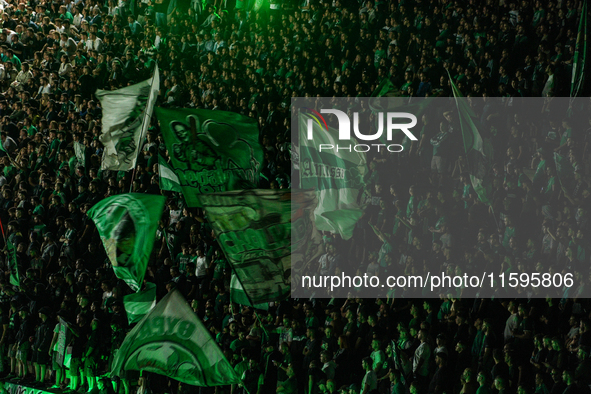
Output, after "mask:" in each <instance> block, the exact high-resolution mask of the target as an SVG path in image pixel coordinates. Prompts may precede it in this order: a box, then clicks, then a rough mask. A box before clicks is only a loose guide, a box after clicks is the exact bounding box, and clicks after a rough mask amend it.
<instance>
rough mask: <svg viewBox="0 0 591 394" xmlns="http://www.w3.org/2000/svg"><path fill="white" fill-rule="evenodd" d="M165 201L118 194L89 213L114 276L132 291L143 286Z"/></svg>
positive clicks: (133, 194)
mask: <svg viewBox="0 0 591 394" xmlns="http://www.w3.org/2000/svg"><path fill="white" fill-rule="evenodd" d="M165 200H166V198H165V197H164V196H156V195H153V194H141V193H129V194H119V195H116V196H112V197H109V198H106V199H104V200H101V201H100V202H99V203H97V204H96V205H95V206H93V207H92V209H90V210H89V211H88V216H89V217H90V218H91V219H92V220H93V221H94V223H95V225H96V227H97V230H98V232H99V235H100V237H101V240H102V241H103V245H104V246H105V251H106V252H107V256H108V257H109V260H110V261H111V264H112V265H113V270H114V271H115V275H116V276H117V277H118V278H119V279H121V280H123V281H125V283H127V285H128V286H129V287H131V288H132V289H133V290H134V291H138V290H139V289H140V288H141V285H142V283H143V280H144V274H145V273H146V268H147V266H148V260H149V259H150V254H151V253H152V248H153V247H154V238H155V236H156V230H157V228H158V221H159V220H160V216H161V215H162V209H163V207H164V202H165Z"/></svg>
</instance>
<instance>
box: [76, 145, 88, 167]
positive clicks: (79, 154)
mask: <svg viewBox="0 0 591 394" xmlns="http://www.w3.org/2000/svg"><path fill="white" fill-rule="evenodd" d="M84 149H86V147H85V146H84V144H81V143H80V142H74V153H75V154H76V160H77V161H78V165H79V166H82V167H86V159H85V158H84Z"/></svg>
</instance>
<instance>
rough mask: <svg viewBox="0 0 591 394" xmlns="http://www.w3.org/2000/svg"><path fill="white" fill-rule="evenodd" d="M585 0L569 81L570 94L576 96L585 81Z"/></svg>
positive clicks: (579, 93)
mask: <svg viewBox="0 0 591 394" xmlns="http://www.w3.org/2000/svg"><path fill="white" fill-rule="evenodd" d="M588 14H589V10H588V8H587V0H585V1H584V2H583V8H582V10H581V18H580V19H579V30H578V32H577V41H576V43H575V53H574V56H573V70H572V76H571V83H570V96H571V97H573V98H574V97H578V96H580V95H581V90H582V89H583V85H584V83H585V76H586V75H585V74H586V71H587V47H588V46H589V38H588V29H589V24H588V16H589V15H588Z"/></svg>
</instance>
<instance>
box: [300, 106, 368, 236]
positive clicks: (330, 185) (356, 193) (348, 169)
mask: <svg viewBox="0 0 591 394" xmlns="http://www.w3.org/2000/svg"><path fill="white" fill-rule="evenodd" d="M317 116H318V115H316V114H314V113H305V111H304V110H302V111H300V115H299V119H298V120H299V133H300V134H299V135H300V179H301V187H302V189H312V190H316V192H317V195H318V207H317V208H316V211H315V221H316V227H317V228H318V230H320V231H330V232H333V233H339V234H340V235H341V237H342V238H343V239H345V240H346V239H349V238H351V236H352V235H353V229H354V227H355V224H356V223H357V221H358V220H359V219H360V218H361V216H362V215H363V210H362V204H361V203H360V200H361V196H360V193H363V190H364V187H365V182H364V176H365V174H366V173H367V162H366V159H367V157H366V154H365V153H363V152H355V151H354V150H351V152H349V151H348V150H346V149H341V150H338V151H336V150H326V149H324V150H321V149H320V146H321V145H332V146H336V145H338V144H339V142H341V144H342V141H339V140H338V130H335V129H333V128H332V127H328V126H324V125H323V124H322V123H321V122H319V121H318V118H317ZM308 127H312V128H313V135H314V138H313V139H312V140H309V139H308V138H307V134H308ZM352 143H353V144H354V143H355V142H352Z"/></svg>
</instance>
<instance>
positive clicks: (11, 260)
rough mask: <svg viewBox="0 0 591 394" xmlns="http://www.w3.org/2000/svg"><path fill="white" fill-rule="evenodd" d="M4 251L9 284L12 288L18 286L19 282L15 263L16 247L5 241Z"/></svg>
mask: <svg viewBox="0 0 591 394" xmlns="http://www.w3.org/2000/svg"><path fill="white" fill-rule="evenodd" d="M6 251H7V252H8V254H7V256H8V257H7V258H8V269H9V270H10V284H11V285H13V286H20V284H21V280H20V275H19V272H18V263H17V261H16V247H15V246H14V245H13V244H12V242H10V239H8V240H6Z"/></svg>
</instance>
